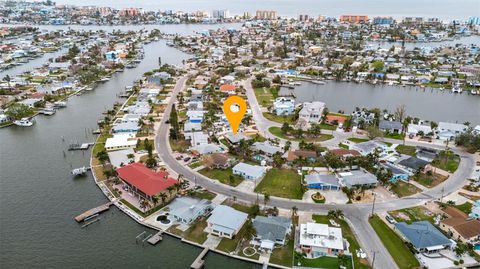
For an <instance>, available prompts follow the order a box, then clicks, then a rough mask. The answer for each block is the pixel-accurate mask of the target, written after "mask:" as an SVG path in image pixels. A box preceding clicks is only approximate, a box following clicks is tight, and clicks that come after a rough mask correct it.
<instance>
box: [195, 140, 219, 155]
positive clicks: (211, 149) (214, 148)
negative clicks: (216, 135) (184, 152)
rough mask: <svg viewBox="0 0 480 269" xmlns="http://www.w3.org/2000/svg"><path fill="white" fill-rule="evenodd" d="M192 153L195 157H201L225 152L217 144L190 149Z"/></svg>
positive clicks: (201, 145)
mask: <svg viewBox="0 0 480 269" xmlns="http://www.w3.org/2000/svg"><path fill="white" fill-rule="evenodd" d="M190 151H191V152H192V154H193V155H195V156H199V155H205V154H212V153H220V152H223V151H224V150H223V149H222V148H221V147H220V146H218V145H216V144H210V143H207V144H200V145H197V146H193V147H191V148H190Z"/></svg>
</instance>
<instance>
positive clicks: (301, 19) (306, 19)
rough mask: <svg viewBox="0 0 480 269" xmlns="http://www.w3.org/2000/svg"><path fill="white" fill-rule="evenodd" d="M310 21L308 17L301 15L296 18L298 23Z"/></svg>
mask: <svg viewBox="0 0 480 269" xmlns="http://www.w3.org/2000/svg"><path fill="white" fill-rule="evenodd" d="M309 19H310V17H309V16H308V15H303V14H300V15H299V16H298V20H299V21H308V20H309Z"/></svg>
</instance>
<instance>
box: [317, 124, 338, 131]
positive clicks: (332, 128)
mask: <svg viewBox="0 0 480 269" xmlns="http://www.w3.org/2000/svg"><path fill="white" fill-rule="evenodd" d="M337 127H338V126H337V125H331V124H328V123H321V124H320V129H323V130H330V131H335V130H337Z"/></svg>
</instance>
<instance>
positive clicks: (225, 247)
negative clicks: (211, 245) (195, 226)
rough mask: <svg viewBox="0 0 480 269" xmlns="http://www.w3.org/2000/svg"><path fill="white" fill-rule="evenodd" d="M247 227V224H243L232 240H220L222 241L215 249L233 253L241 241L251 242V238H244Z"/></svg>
mask: <svg viewBox="0 0 480 269" xmlns="http://www.w3.org/2000/svg"><path fill="white" fill-rule="evenodd" d="M247 225H249V224H248V223H245V224H244V225H243V227H242V228H241V229H240V231H238V233H237V234H236V235H235V236H234V237H233V238H232V239H228V238H222V240H221V241H220V244H218V246H217V249H218V250H221V251H225V252H227V253H230V252H232V251H235V249H236V248H237V245H238V244H239V243H240V242H241V241H242V239H246V240H251V238H245V237H246V234H245V232H246V229H247Z"/></svg>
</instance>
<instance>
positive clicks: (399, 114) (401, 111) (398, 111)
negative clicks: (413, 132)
mask: <svg viewBox="0 0 480 269" xmlns="http://www.w3.org/2000/svg"><path fill="white" fill-rule="evenodd" d="M406 113H407V108H406V107H405V105H399V106H398V107H397V108H395V113H394V114H395V119H396V120H397V121H399V122H403V119H404V118H405V116H406Z"/></svg>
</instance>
